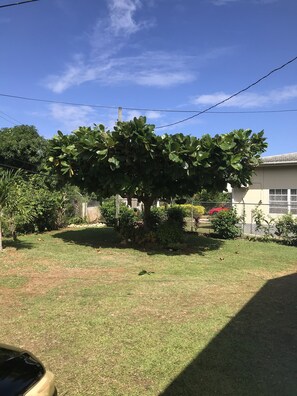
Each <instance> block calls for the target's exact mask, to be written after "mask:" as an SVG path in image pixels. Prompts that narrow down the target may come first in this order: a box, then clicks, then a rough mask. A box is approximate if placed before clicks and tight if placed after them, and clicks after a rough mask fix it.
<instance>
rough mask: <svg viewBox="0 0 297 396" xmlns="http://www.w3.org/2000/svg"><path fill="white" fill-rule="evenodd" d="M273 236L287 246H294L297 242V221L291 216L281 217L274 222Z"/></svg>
mask: <svg viewBox="0 0 297 396" xmlns="http://www.w3.org/2000/svg"><path fill="white" fill-rule="evenodd" d="M275 228H276V231H275V235H277V236H279V237H280V238H282V239H283V241H284V242H285V243H287V244H288V245H291V244H295V243H296V241H297V219H294V218H293V216H292V215H291V214H287V215H284V216H281V217H280V218H278V219H276V220H275Z"/></svg>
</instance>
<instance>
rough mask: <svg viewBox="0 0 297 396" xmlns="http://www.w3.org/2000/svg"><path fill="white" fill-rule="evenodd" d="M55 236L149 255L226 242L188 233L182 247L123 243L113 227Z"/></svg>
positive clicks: (197, 251) (182, 252) (200, 250)
mask: <svg viewBox="0 0 297 396" xmlns="http://www.w3.org/2000/svg"><path fill="white" fill-rule="evenodd" d="M53 238H60V239H62V240H63V241H64V242H67V243H75V244H78V245H84V246H90V247H93V248H99V247H103V248H113V247H116V248H118V249H127V248H129V249H131V248H132V249H135V250H140V251H143V252H146V253H147V254H148V255H154V254H165V255H167V256H176V255H190V254H200V255H203V254H205V252H206V251H209V250H216V249H219V248H220V246H221V245H222V244H223V243H224V242H223V241H221V240H216V239H212V238H207V237H204V236H197V234H190V233H186V243H185V246H183V247H182V248H181V249H177V250H173V249H164V248H163V249H162V248H158V247H156V246H142V245H133V244H129V243H128V244H125V245H123V244H121V240H120V238H119V236H118V234H117V233H116V232H115V231H114V229H113V228H109V227H106V228H83V229H76V230H67V231H62V232H57V233H55V234H53Z"/></svg>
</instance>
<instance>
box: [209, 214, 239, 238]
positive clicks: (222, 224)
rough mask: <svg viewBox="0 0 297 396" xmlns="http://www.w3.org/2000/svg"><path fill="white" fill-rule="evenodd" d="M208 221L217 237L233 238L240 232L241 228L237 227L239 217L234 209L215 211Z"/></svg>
mask: <svg viewBox="0 0 297 396" xmlns="http://www.w3.org/2000/svg"><path fill="white" fill-rule="evenodd" d="M210 221H211V224H212V227H213V229H214V232H215V233H216V234H217V235H218V237H219V238H222V239H234V238H236V237H238V236H240V234H241V230H240V229H239V227H238V223H239V222H240V218H239V217H238V216H237V213H236V210H235V209H230V210H228V211H221V212H219V213H216V214H214V215H213V217H212V218H211V220H210Z"/></svg>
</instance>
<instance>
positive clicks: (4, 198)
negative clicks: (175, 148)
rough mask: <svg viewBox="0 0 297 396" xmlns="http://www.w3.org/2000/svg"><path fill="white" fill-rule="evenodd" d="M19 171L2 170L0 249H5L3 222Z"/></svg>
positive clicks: (0, 177)
mask: <svg viewBox="0 0 297 396" xmlns="http://www.w3.org/2000/svg"><path fill="white" fill-rule="evenodd" d="M17 177H18V173H13V172H12V171H6V170H4V171H1V173H0V251H2V250H3V244H2V224H3V220H4V216H5V213H4V212H5V209H6V208H7V206H8V203H9V202H8V199H9V194H10V192H11V189H12V188H13V185H14V182H15V179H16V178H17Z"/></svg>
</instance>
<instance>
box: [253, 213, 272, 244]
mask: <svg viewBox="0 0 297 396" xmlns="http://www.w3.org/2000/svg"><path fill="white" fill-rule="evenodd" d="M252 217H253V219H254V221H255V223H256V231H260V232H262V234H263V239H264V240H266V241H267V240H269V239H271V238H273V234H274V223H275V219H274V218H272V217H271V216H267V217H266V216H265V214H264V212H263V210H262V209H260V208H259V206H257V207H256V208H255V209H254V210H252Z"/></svg>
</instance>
